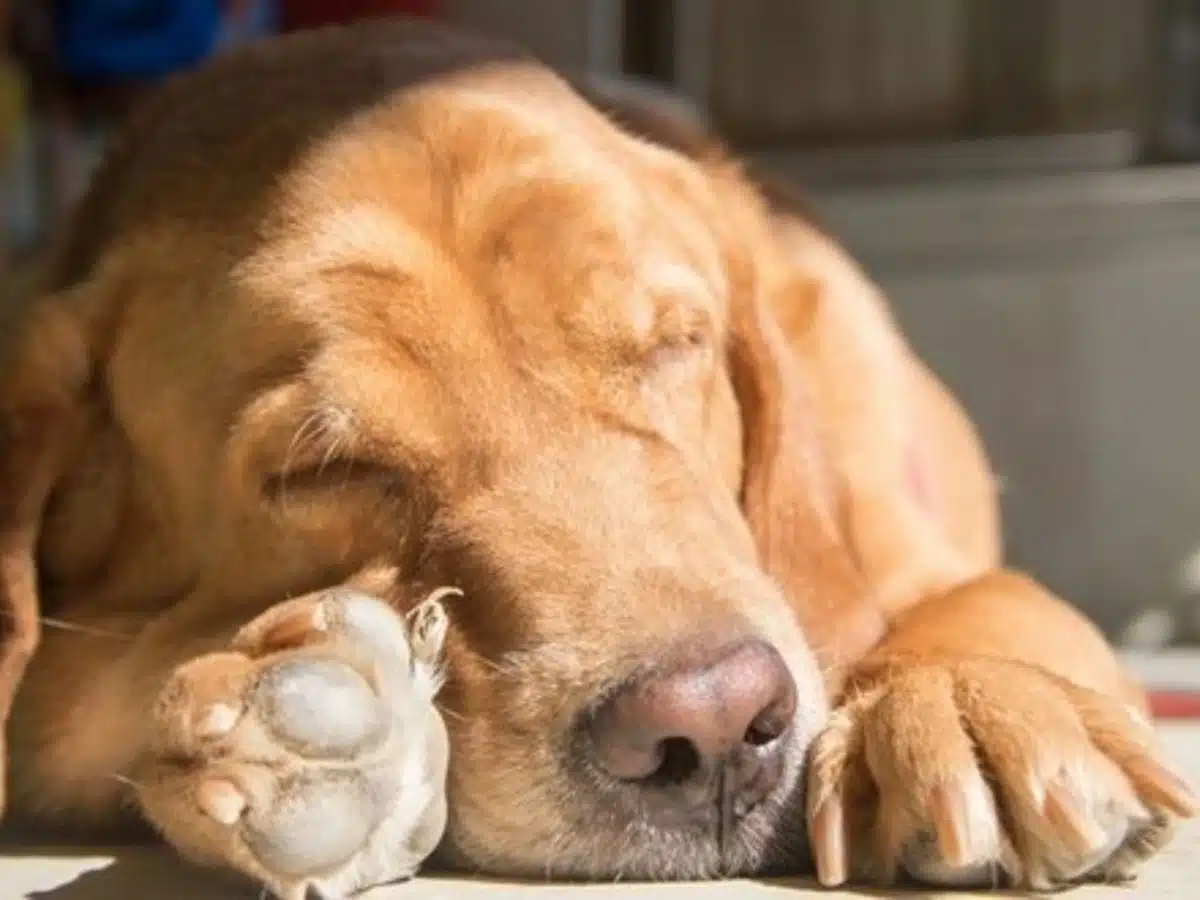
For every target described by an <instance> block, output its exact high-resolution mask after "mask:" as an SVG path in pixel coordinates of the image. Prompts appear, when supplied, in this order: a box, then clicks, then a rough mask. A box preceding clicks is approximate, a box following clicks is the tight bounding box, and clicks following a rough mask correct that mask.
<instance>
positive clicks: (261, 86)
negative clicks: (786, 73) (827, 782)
mask: <svg viewBox="0 0 1200 900" xmlns="http://www.w3.org/2000/svg"><path fill="white" fill-rule="evenodd" d="M416 34H417V37H416V38H415V39H414V38H413V37H412V36H411V35H410V32H409V30H408V28H407V27H405V28H399V27H398V28H389V27H386V26H381V25H378V24H374V25H371V26H369V28H368V29H367V30H357V31H351V32H340V33H339V32H334V33H326V34H321V35H315V36H306V37H302V38H296V39H291V40H290V41H288V42H284V43H283V44H280V45H279V46H278V47H277V48H274V49H271V50H269V51H262V52H254V53H250V54H240V55H236V56H233V57H231V58H229V59H227V60H224V61H222V62H220V63H218V64H216V65H215V66H214V67H213V68H212V69H211V70H210V71H208V72H207V73H202V74H200V75H199V76H196V77H194V78H191V79H185V80H184V81H183V82H181V83H180V84H178V85H176V86H175V87H174V88H172V89H170V90H169V91H168V93H167V94H166V95H164V97H163V98H161V99H160V101H159V102H158V103H157V104H152V106H151V107H149V108H148V109H147V111H146V113H145V114H144V115H143V116H142V117H141V118H140V119H139V120H138V121H137V122H135V123H134V124H133V125H132V126H131V127H130V129H129V131H128V135H129V137H128V140H127V141H126V144H125V147H124V149H122V150H120V151H119V152H118V154H117V156H116V157H114V162H113V163H112V165H110V166H109V168H108V170H107V171H106V172H104V173H102V174H101V176H100V180H99V181H98V183H97V186H96V189H95V191H94V192H93V195H92V199H91V200H90V201H89V203H88V204H85V206H84V208H83V212H82V214H81V217H80V219H79V224H78V225H77V228H76V231H75V233H74V234H73V235H72V236H70V237H69V238H68V239H67V240H66V241H65V243H64V244H63V250H62V252H61V254H60V257H59V261H58V269H57V272H58V275H57V276H56V277H57V279H58V281H57V283H52V284H51V286H52V287H53V288H55V289H56V293H55V294H54V296H51V297H48V298H45V299H44V300H42V301H41V302H40V303H39V304H38V306H37V307H36V308H35V311H34V314H33V315H32V316H31V317H30V319H29V320H28V322H27V323H26V325H25V328H24V330H23V338H22V340H21V341H20V342H19V344H18V346H17V350H16V352H15V353H14V355H13V359H15V361H16V362H15V363H13V368H12V369H10V372H14V373H16V374H13V375H10V378H9V381H8V383H7V387H6V390H5V394H4V404H3V406H2V407H0V408H2V409H3V412H4V415H5V416H6V417H7V418H6V421H7V422H8V423H10V424H11V425H16V424H18V423H22V422H24V423H26V424H27V429H34V430H35V431H36V432H37V434H40V435H49V434H50V433H51V432H50V431H47V430H46V429H45V428H41V426H39V425H38V423H39V422H41V421H42V419H38V418H37V416H42V417H43V419H44V418H45V417H47V416H49V418H50V419H52V420H55V421H59V422H66V421H69V422H71V423H73V424H72V425H71V426H70V427H69V428H62V429H61V431H62V433H63V434H68V433H69V434H72V435H74V437H72V438H71V439H69V440H66V439H62V438H52V437H44V438H43V440H44V441H48V442H50V443H55V442H56V443H55V445H56V446H59V447H63V448H66V449H64V452H62V453H57V452H56V453H51V452H49V451H44V452H43V451H40V450H39V451H38V452H37V453H35V454H34V455H35V456H37V458H38V459H44V460H46V461H47V462H46V463H45V464H44V465H43V467H42V468H43V469H45V471H46V472H47V473H57V474H55V475H51V474H47V475H45V476H44V477H42V478H41V481H31V480H30V479H29V478H28V473H26V475H24V476H22V475H19V474H12V475H9V483H8V485H7V487H9V488H10V489H12V490H15V489H16V488H17V487H18V486H20V487H21V494H22V496H24V497H25V498H26V502H25V503H24V504H23V505H20V504H17V505H13V506H12V508H11V510H10V509H8V508H7V507H6V508H5V510H4V512H5V514H6V516H7V517H8V519H9V520H10V521H9V522H8V523H6V524H8V525H10V526H11V527H10V528H9V529H8V531H10V532H13V533H20V534H21V535H24V538H23V541H24V543H20V544H19V545H18V544H14V545H13V546H14V547H16V549H15V550H14V549H11V548H7V549H6V552H8V553H9V554H10V556H11V557H12V558H19V557H20V555H21V553H23V552H26V551H28V548H29V546H30V545H31V544H32V541H33V539H32V537H31V535H33V534H34V533H35V532H37V531H38V530H39V529H40V530H41V556H42V559H41V565H42V567H43V569H46V568H49V569H52V570H53V571H52V572H51V575H52V576H53V577H52V579H51V582H52V583H54V584H56V585H66V586H69V585H70V584H71V580H72V578H73V577H75V576H76V575H78V574H79V573H83V572H85V570H86V573H87V575H88V577H89V578H94V573H95V571H96V567H95V561H96V558H97V557H98V556H99V557H103V556H105V555H108V556H116V555H120V556H121V557H122V560H123V562H122V565H121V566H111V567H110V569H111V570H112V571H115V572H118V573H120V572H128V571H131V570H134V569H137V567H138V565H139V564H140V565H142V566H143V567H151V568H154V567H157V570H161V571H163V572H165V573H166V574H165V575H164V577H163V578H162V579H158V580H157V581H158V582H159V583H165V582H169V583H171V584H177V583H185V584H191V585H193V588H192V590H193V595H192V596H193V599H192V600H190V601H189V602H204V603H209V604H225V605H227V606H229V607H230V608H233V607H237V608H245V609H254V608H261V606H262V605H263V604H265V603H267V602H269V601H270V600H271V599H272V598H283V597H284V596H285V595H287V594H291V593H298V592H301V591H307V590H312V589H315V588H319V587H321V586H323V585H326V584H329V585H332V584H335V583H337V582H338V581H339V580H341V579H345V578H347V577H349V576H351V575H352V574H353V573H354V572H355V571H357V570H359V569H361V568H363V567H365V566H368V565H377V564H379V563H380V562H383V563H387V564H389V565H392V566H394V567H395V569H396V571H397V572H398V573H399V574H398V577H399V578H400V579H402V580H403V581H404V583H405V584H406V585H411V584H412V583H426V584H428V585H436V584H445V583H449V584H454V585H456V586H457V587H459V588H461V589H462V591H463V592H464V596H463V598H462V599H461V600H457V601H454V602H453V603H452V604H451V606H450V609H449V616H450V621H451V623H452V625H451V629H450V633H449V635H448V637H447V644H446V653H447V659H448V665H449V682H448V684H447V686H446V688H445V691H444V694H443V696H444V698H445V702H446V709H447V720H448V725H449V728H450V732H451V740H452V746H453V762H452V766H451V775H450V791H451V794H450V799H451V823H450V828H449V832H448V837H447V841H446V847H445V854H444V856H445V858H446V859H447V860H449V861H451V862H452V863H454V864H458V865H466V866H472V867H478V868H482V869H485V870H489V871H496V872H509V873H531V874H543V873H547V872H549V873H552V874H555V875H579V876H612V875H616V874H619V873H620V874H625V875H627V876H652V877H670V876H697V875H704V874H715V873H718V872H739V871H743V872H744V871H751V870H758V871H761V870H764V869H767V868H772V867H775V866H780V865H786V864H793V863H795V862H796V861H797V860H798V859H799V858H802V857H803V855H804V849H803V841H802V839H801V837H800V830H801V827H802V822H801V820H802V814H801V812H800V809H801V807H800V806H799V804H798V803H797V796H796V795H797V793H798V791H799V790H800V784H801V778H800V775H801V770H802V768H803V760H804V753H805V749H806V746H807V744H808V742H809V741H810V739H811V738H812V736H813V734H814V732H815V730H816V729H817V728H818V727H819V726H820V725H821V723H822V720H823V716H824V713H825V709H826V687H825V685H824V683H823V673H828V672H829V671H831V670H832V669H833V668H835V667H836V666H837V664H838V663H839V662H841V661H844V660H845V658H846V657H847V656H848V655H851V654H853V653H854V652H856V651H857V650H859V649H861V645H862V643H863V642H864V641H866V640H869V639H870V638H871V637H872V636H873V635H874V633H875V632H874V628H875V626H876V624H877V620H876V619H875V618H874V614H873V612H872V610H871V609H870V607H869V606H867V605H866V604H865V603H864V602H863V598H862V593H863V592H862V590H861V585H860V584H859V582H858V579H857V576H856V573H855V569H854V564H853V560H852V559H851V558H850V555H849V552H848V551H847V549H846V548H845V547H844V546H843V544H842V542H841V540H840V538H839V522H838V498H837V495H836V485H835V483H834V479H833V473H831V472H830V471H828V470H827V468H826V465H825V460H824V457H823V455H822V450H821V445H820V435H819V428H818V423H816V422H815V421H813V420H812V418H811V416H810V415H809V409H808V404H807V402H806V392H807V391H809V390H810V389H811V388H812V386H811V385H808V384H806V383H805V381H804V378H803V373H802V372H801V371H800V369H799V365H800V364H799V361H798V360H797V359H796V358H795V357H794V355H793V354H792V353H791V352H789V348H788V346H787V339H786V338H785V335H784V333H783V331H782V329H781V328H780V326H779V324H778V321H777V318H776V310H778V309H779V308H781V307H782V306H783V305H785V304H788V303H793V304H797V305H798V307H797V308H802V306H803V304H805V303H808V302H810V299H811V298H810V297H809V295H808V293H807V290H806V286H805V283H804V282H803V280H802V279H800V278H797V277H796V275H795V273H793V272H791V271H790V270H789V267H788V266H787V264H786V262H785V261H784V260H782V259H780V258H778V257H777V255H776V253H775V251H774V249H773V242H772V239H771V234H770V228H769V224H768V223H769V217H768V216H767V215H766V212H765V210H764V209H763V208H762V204H761V202H760V200H759V198H758V196H757V193H756V191H755V190H754V189H753V188H752V187H751V186H750V185H749V183H748V182H747V181H746V179H744V178H743V177H742V175H741V174H740V173H739V172H738V171H737V170H736V167H734V166H732V165H730V164H729V163H727V162H726V161H724V160H723V159H721V158H719V157H718V156H717V155H716V154H710V153H708V151H707V150H703V151H701V150H698V148H699V147H700V146H701V145H702V144H703V142H698V143H697V144H696V147H693V148H690V149H692V150H697V152H693V153H691V154H690V155H689V154H688V153H684V152H680V151H681V150H684V149H689V148H683V147H678V148H672V147H669V146H665V145H664V144H663V143H662V142H655V141H650V140H645V139H642V138H640V137H637V136H634V135H633V134H632V133H631V132H629V131H624V130H621V129H619V128H618V127H616V126H615V125H614V124H613V123H612V122H611V121H610V120H609V119H607V118H605V117H604V116H603V115H602V114H601V113H600V112H598V111H597V110H596V108H595V107H593V106H591V105H589V104H587V103H585V102H584V101H583V100H582V99H581V98H580V96H579V95H578V94H577V93H575V92H574V91H572V90H571V89H570V88H568V87H567V86H566V85H565V84H564V83H563V82H562V81H560V80H559V79H557V78H555V77H553V76H551V75H550V74H549V73H547V72H545V71H544V70H542V69H541V68H539V67H537V66H535V65H532V64H529V63H524V62H513V61H505V62H504V63H503V64H499V63H495V62H494V61H493V64H490V65H483V66H473V67H462V68H458V69H456V70H454V71H449V67H447V66H445V65H443V62H444V59H445V58H446V56H447V53H448V51H446V50H445V48H444V47H443V48H442V50H441V51H439V50H438V49H437V46H440V45H437V41H434V42H433V44H434V45H437V46H432V48H431V43H430V40H429V39H428V36H427V35H425V34H424V33H423V32H420V31H418V32H416ZM439 52H441V54H442V56H440V57H439V56H438V53H439ZM451 55H452V54H451ZM414 59H415V60H417V61H418V62H416V63H414V62H413V60H414ZM422 60H424V62H421V61H422ZM430 60H434V62H432V63H431V62H430ZM435 70H437V72H438V74H437V76H436V77H433V73H434V71H435ZM414 72H416V73H417V74H415V75H414V74H413V73H414ZM793 318H795V319H796V320H802V319H803V315H801V314H797V315H795V316H793ZM81 411H82V412H81ZM97 434H99V435H103V436H104V438H105V441H106V443H105V453H106V454H108V455H109V456H110V457H112V458H114V459H117V458H118V457H119V459H117V461H115V462H113V463H112V465H113V467H114V469H118V468H119V471H117V472H115V474H113V476H112V477H113V479H115V480H116V483H117V487H116V488H113V490H115V491H116V492H117V493H119V494H120V496H121V497H122V498H123V502H127V503H129V504H133V505H134V506H135V507H136V506H137V504H139V503H143V504H144V509H143V508H142V507H137V508H138V510H141V512H138V513H135V514H133V515H128V514H127V516H126V519H125V521H126V522H129V521H142V520H143V519H144V520H145V521H149V522H152V523H153V527H154V533H155V535H156V539H155V541H154V542H151V546H152V549H147V550H139V549H138V548H137V547H131V546H130V543H131V541H130V536H129V533H128V530H124V531H122V529H121V528H116V527H114V528H113V529H112V533H111V534H108V535H107V536H106V535H105V534H102V533H101V534H98V533H96V532H97V531H103V527H102V525H97V526H94V527H93V528H92V530H91V531H89V532H88V534H87V535H86V537H85V538H84V537H80V529H78V528H74V529H72V528H71V527H70V525H69V524H68V523H66V522H65V516H64V514H62V513H61V512H59V513H55V508H58V509H74V510H75V511H77V512H78V511H79V509H80V507H79V504H80V502H81V501H80V499H79V498H80V497H83V498H85V500H86V498H87V497H88V496H91V497H93V498H95V497H97V496H104V495H103V493H101V494H99V495H98V494H96V493H95V492H96V488H95V486H94V485H95V479H94V478H93V479H91V480H88V479H72V478H71V477H70V476H69V474H66V473H69V471H70V470H72V469H73V468H77V467H78V466H79V465H80V464H81V463H80V461H79V460H80V457H79V454H78V453H75V454H72V453H71V452H68V451H69V450H70V448H79V447H83V450H84V454H85V455H86V452H87V451H86V441H87V436H89V435H92V436H94V435H97ZM14 435H15V432H14ZM81 435H82V436H83V438H82V439H81V437H80V436H81ZM81 440H83V443H82V444H81V443H80V441H81ZM10 443H11V447H12V448H15V447H16V446H17V445H18V443H20V445H21V446H26V447H28V446H32V445H31V443H30V438H28V437H25V438H21V439H20V441H18V440H17V438H16V437H15V436H14V437H10ZM72 459H74V460H75V461H74V462H71V460H72ZM96 465H103V461H101V462H99V463H98V462H97V461H96V459H95V457H91V458H89V459H88V460H86V466H87V467H95V466H96ZM10 468H11V467H10ZM42 482H46V483H47V484H49V483H54V484H55V487H54V489H53V490H47V489H43V487H42V486H41V485H42ZM89 491H91V492H92V493H91V494H89V493H88V492H89ZM47 497H48V498H49V505H47V503H45V502H43V501H44V500H45V498H47ZM146 498H150V499H146ZM43 512H46V513H47V516H48V518H47V517H46V516H43V515H42V513H43ZM142 513H144V516H142V518H141V519H139V515H142ZM47 523H48V524H47ZM72 535H74V537H72ZM84 544H85V545H86V547H82V546H77V545H84ZM139 553H140V554H141V556H139ZM143 557H144V558H143ZM114 577H118V576H114ZM152 583H155V579H149V580H145V579H143V580H142V581H140V582H139V584H152ZM14 584H16V582H11V581H10V582H9V583H8V585H7V590H8V591H9V599H10V602H13V599H12V598H13V597H17V595H18V594H19V592H20V589H21V585H19V584H17V585H16V589H15V592H14ZM64 589H66V588H64ZM26 593H27V592H26ZM403 593H405V594H406V595H411V594H412V592H411V591H405V592H403ZM20 596H22V597H24V596H26V595H25V594H21V595H20ZM195 598H200V599H199V600H197V599H195ZM18 599H19V598H18ZM144 599H145V602H146V603H147V604H151V603H153V602H155V598H153V597H147V598H144ZM172 599H173V598H172ZM157 602H165V601H164V598H158V601H157Z"/></svg>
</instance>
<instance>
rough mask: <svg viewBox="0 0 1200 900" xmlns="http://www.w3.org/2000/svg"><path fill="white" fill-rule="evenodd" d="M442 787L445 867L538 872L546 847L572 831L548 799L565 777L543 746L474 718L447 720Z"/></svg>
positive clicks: (558, 792) (559, 792)
mask: <svg viewBox="0 0 1200 900" xmlns="http://www.w3.org/2000/svg"><path fill="white" fill-rule="evenodd" d="M544 744H545V745H548V744H549V742H544ZM448 788H449V804H450V815H449V826H448V829H447V840H446V846H445V848H444V850H443V861H444V862H445V863H446V864H448V865H450V866H451V867H454V868H460V869H483V870H486V871H491V872H497V873H510V874H514V875H540V874H544V872H545V866H546V862H547V848H549V847H557V846H561V844H562V842H563V840H564V838H565V837H566V836H567V835H568V834H569V833H571V832H572V831H573V826H572V825H571V824H570V823H567V822H566V821H564V820H563V819H562V817H561V814H560V809H561V806H560V805H559V804H558V803H556V802H555V801H554V798H555V797H560V796H565V795H566V794H567V792H569V790H570V785H569V784H568V783H567V781H566V778H565V774H564V773H563V772H562V771H561V770H560V769H559V768H558V767H557V766H556V765H555V764H554V763H553V762H552V761H550V760H548V759H547V758H546V755H545V752H544V747H543V746H539V745H538V744H536V743H533V744H531V743H530V742H528V741H527V740H524V739H521V740H518V739H516V738H514V737H509V738H503V737H499V736H497V735H496V734H495V733H494V732H492V731H491V729H489V728H488V727H487V726H486V725H484V724H481V723H479V722H475V723H465V722H460V723H457V724H455V725H452V727H451V764H450V778H449V780H448Z"/></svg>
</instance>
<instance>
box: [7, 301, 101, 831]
mask: <svg viewBox="0 0 1200 900" xmlns="http://www.w3.org/2000/svg"><path fill="white" fill-rule="evenodd" d="M4 302H5V304H6V308H5V309H4V310H3V312H4V316H3V319H4V320H5V321H4V322H3V324H4V326H5V327H4V334H3V341H2V342H0V815H2V814H3V811H4V803H5V796H4V785H5V784H6V778H5V769H6V768H7V740H6V739H5V732H6V731H7V724H8V716H9V712H10V710H11V708H12V703H13V699H14V697H15V695H16V692H17V688H18V687H19V685H20V682H21V678H22V676H23V675H24V672H25V667H26V665H27V663H28V662H29V659H30V657H31V656H32V655H33V652H34V650H35V649H36V648H37V645H38V641H39V637H40V623H41V611H40V602H39V585H38V569H37V545H38V537H39V534H40V530H41V524H42V518H43V514H44V512H45V509H46V504H47V502H48V500H49V498H50V495H51V492H52V491H53V489H54V485H55V482H56V481H57V479H58V477H59V475H60V473H61V472H62V471H63V469H64V466H65V464H66V462H67V459H68V456H69V455H70V453H71V450H72V448H73V447H74V445H75V441H76V438H77V436H78V431H79V428H80V426H81V424H82V418H83V402H82V398H83V394H84V391H85V389H86V385H87V383H88V379H89V374H90V370H91V365H90V362H89V360H90V357H91V355H90V353H88V352H87V350H88V347H87V341H86V339H85V334H86V331H87V329H86V328H85V327H84V325H83V322H82V319H81V318H80V317H79V316H78V312H79V307H78V306H76V305H75V304H74V303H73V298H71V297H70V295H69V294H65V295H63V296H56V295H51V296H45V297H38V298H35V299H22V298H20V297H15V298H14V297H7V298H5V300H4Z"/></svg>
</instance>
